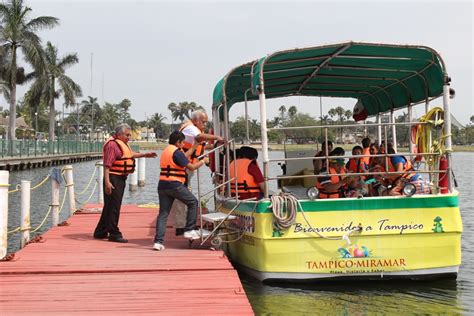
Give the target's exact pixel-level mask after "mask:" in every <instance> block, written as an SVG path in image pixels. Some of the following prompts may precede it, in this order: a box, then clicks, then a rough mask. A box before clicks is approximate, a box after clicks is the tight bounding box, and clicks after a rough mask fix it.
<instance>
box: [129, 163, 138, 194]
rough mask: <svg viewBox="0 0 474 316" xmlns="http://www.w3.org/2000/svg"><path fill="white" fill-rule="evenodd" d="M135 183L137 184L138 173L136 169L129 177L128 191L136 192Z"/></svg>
mask: <svg viewBox="0 0 474 316" xmlns="http://www.w3.org/2000/svg"><path fill="white" fill-rule="evenodd" d="M137 182H138V172H137V169H136V168H135V171H134V172H133V173H132V174H131V175H130V179H129V183H128V189H129V190H130V191H136V190H137Z"/></svg>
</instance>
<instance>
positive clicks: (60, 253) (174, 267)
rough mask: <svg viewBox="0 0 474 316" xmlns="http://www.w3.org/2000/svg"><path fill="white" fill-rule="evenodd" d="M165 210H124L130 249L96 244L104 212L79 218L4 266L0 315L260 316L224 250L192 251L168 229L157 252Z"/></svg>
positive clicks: (1, 265)
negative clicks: (157, 231)
mask: <svg viewBox="0 0 474 316" xmlns="http://www.w3.org/2000/svg"><path fill="white" fill-rule="evenodd" d="M156 213H157V210H156V209H153V208H139V207H137V206H134V205H125V206H123V207H122V213H121V218H120V229H121V231H122V233H123V234H124V237H125V238H127V239H128V240H129V242H128V243H127V244H120V243H113V242H109V241H107V240H96V239H93V238H92V232H93V229H94V228H95V225H96V223H97V221H98V218H99V216H100V214H99V213H93V212H84V213H76V215H74V216H73V217H72V218H70V219H69V220H68V223H69V225H68V226H60V227H55V228H53V229H51V230H50V231H48V232H47V233H45V234H44V235H43V240H42V241H41V242H38V243H32V244H29V245H28V246H26V247H25V248H24V249H22V250H20V251H18V252H17V253H16V254H15V257H14V259H13V261H10V262H0V311H1V313H2V315H10V314H15V315H17V314H22V313H31V314H33V313H35V314H43V313H44V314H47V313H63V314H64V313H67V314H86V313H87V314H104V313H110V314H117V313H119V314H124V313H137V314H138V313H139V314H146V313H150V314H160V313H161V314H166V315H183V314H186V313H194V314H207V315H211V314H231V315H252V314H253V311H252V308H251V306H250V304H249V302H248V299H247V296H246V295H245V292H244V290H243V288H242V284H241V282H240V280H239V277H238V275H237V272H236V271H235V270H234V268H233V267H232V265H231V264H230V262H229V261H228V259H227V257H226V256H225V255H224V253H223V252H222V251H211V250H209V246H206V247H204V246H203V247H198V245H199V243H197V242H195V243H194V244H193V248H192V249H189V247H188V241H187V240H186V239H184V238H182V237H176V236H174V229H172V228H171V227H168V228H167V232H166V238H165V240H166V241H165V246H166V250H165V251H161V252H159V251H155V250H153V249H152V245H153V236H154V233H155V217H156Z"/></svg>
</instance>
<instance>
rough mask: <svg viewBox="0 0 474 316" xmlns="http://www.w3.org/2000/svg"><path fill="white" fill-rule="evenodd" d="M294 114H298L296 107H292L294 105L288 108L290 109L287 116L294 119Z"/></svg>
mask: <svg viewBox="0 0 474 316" xmlns="http://www.w3.org/2000/svg"><path fill="white" fill-rule="evenodd" d="M296 112H298V109H297V108H296V106H294V105H292V106H290V108H289V109H288V115H289V116H290V117H291V118H294V117H295V115H296Z"/></svg>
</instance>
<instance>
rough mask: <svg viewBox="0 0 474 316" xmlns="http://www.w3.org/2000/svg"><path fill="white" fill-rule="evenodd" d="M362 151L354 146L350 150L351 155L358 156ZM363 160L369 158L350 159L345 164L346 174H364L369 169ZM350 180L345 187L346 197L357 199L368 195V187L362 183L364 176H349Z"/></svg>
mask: <svg viewBox="0 0 474 316" xmlns="http://www.w3.org/2000/svg"><path fill="white" fill-rule="evenodd" d="M364 140H365V138H364ZM369 141H370V140H369ZM369 146H370V144H369ZM368 148H369V147H367V149H368ZM362 151H363V149H362V147H360V146H354V147H353V148H352V155H353V156H360V155H362ZM364 158H369V156H367V157H361V158H360V157H359V158H358V157H355V158H350V159H349V161H348V162H347V164H346V171H347V173H366V172H367V171H368V169H369V167H368V165H367V164H366V163H365V160H364ZM350 179H351V180H348V181H350V182H349V183H348V185H347V190H346V193H345V195H346V197H359V196H361V195H362V196H367V195H368V187H367V185H366V184H365V182H364V180H365V179H366V177H365V176H350Z"/></svg>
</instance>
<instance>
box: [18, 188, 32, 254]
mask: <svg viewBox="0 0 474 316" xmlns="http://www.w3.org/2000/svg"><path fill="white" fill-rule="evenodd" d="M30 189H31V181H28V180H21V237H20V238H21V240H20V247H21V248H23V247H25V246H26V244H27V243H28V242H29V241H30V230H31V222H30V210H31V207H30V206H31V192H30V191H31V190H30Z"/></svg>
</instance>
